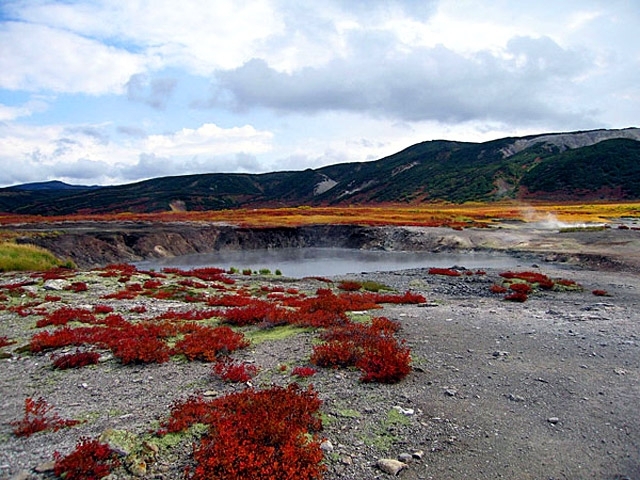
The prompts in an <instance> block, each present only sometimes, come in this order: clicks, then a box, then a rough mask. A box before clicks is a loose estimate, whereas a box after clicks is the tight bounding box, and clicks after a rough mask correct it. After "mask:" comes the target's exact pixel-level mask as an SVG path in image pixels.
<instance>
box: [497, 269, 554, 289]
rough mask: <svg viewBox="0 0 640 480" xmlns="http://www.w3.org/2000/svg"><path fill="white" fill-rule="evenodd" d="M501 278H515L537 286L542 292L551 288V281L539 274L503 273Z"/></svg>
mask: <svg viewBox="0 0 640 480" xmlns="http://www.w3.org/2000/svg"><path fill="white" fill-rule="evenodd" d="M500 276H501V277H503V278H507V279H513V278H517V279H520V280H524V281H525V282H528V283H531V284H537V285H538V287H539V288H542V289H543V290H551V289H552V288H553V284H554V282H553V280H551V279H550V278H549V277H547V276H546V275H544V274H542V273H539V272H503V273H501V274H500Z"/></svg>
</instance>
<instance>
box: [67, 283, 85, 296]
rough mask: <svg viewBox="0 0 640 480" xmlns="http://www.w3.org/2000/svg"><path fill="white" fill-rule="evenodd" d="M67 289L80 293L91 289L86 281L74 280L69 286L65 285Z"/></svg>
mask: <svg viewBox="0 0 640 480" xmlns="http://www.w3.org/2000/svg"><path fill="white" fill-rule="evenodd" d="M65 290H71V291H72V292H75V293H80V292H86V291H87V290H89V287H88V286H87V284H86V283H85V282H73V283H72V284H71V285H69V286H68V287H65Z"/></svg>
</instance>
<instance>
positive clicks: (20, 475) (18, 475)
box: [9, 470, 31, 480]
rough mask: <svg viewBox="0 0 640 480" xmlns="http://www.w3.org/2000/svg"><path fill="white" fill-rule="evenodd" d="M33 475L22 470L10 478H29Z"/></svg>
mask: <svg viewBox="0 0 640 480" xmlns="http://www.w3.org/2000/svg"><path fill="white" fill-rule="evenodd" d="M29 478H31V475H30V474H29V472H27V471H26V470H20V471H19V472H18V473H16V474H15V475H14V476H13V477H11V478H9V480H29Z"/></svg>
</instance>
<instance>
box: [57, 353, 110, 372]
mask: <svg viewBox="0 0 640 480" xmlns="http://www.w3.org/2000/svg"><path fill="white" fill-rule="evenodd" d="M99 360H100V354H99V353H97V352H80V351H76V352H75V353H67V354H65V355H60V356H58V357H54V358H53V366H54V367H55V368H57V369H59V370H66V369H68V368H81V367H86V366H87V365H96V364H97V363H98V361H99Z"/></svg>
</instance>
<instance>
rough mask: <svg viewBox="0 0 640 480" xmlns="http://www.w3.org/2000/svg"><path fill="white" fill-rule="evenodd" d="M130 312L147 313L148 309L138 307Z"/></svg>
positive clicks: (132, 308) (141, 306) (142, 306)
mask: <svg viewBox="0 0 640 480" xmlns="http://www.w3.org/2000/svg"><path fill="white" fill-rule="evenodd" d="M129 311H130V312H131V313H145V312H146V311H147V307H145V306H144V305H136V306H135V307H131V308H130V309H129Z"/></svg>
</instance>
